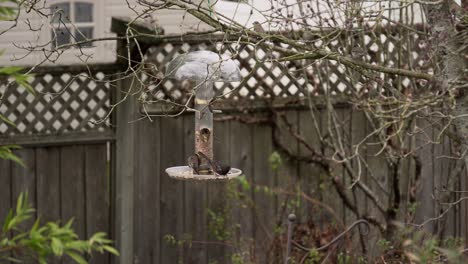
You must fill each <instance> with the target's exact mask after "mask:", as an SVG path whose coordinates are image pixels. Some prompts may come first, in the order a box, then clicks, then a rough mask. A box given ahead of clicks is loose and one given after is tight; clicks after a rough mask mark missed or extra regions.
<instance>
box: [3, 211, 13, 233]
mask: <svg viewBox="0 0 468 264" xmlns="http://www.w3.org/2000/svg"><path fill="white" fill-rule="evenodd" d="M11 219H13V210H11V209H10V210H9V211H8V215H7V217H6V219H5V222H4V223H3V228H2V230H3V232H4V233H5V232H7V231H9V230H10V229H9V228H8V227H9V226H10V222H11Z"/></svg>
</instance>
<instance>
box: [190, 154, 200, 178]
mask: <svg viewBox="0 0 468 264" xmlns="http://www.w3.org/2000/svg"><path fill="white" fill-rule="evenodd" d="M187 162H188V166H189V167H190V168H192V170H193V173H194V174H200V158H199V157H198V155H196V154H195V155H192V156H190V157H188V159H187Z"/></svg>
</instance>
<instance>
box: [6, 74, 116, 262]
mask: <svg viewBox="0 0 468 264" xmlns="http://www.w3.org/2000/svg"><path fill="white" fill-rule="evenodd" d="M114 70H115V67H113V66H112V67H109V66H102V67H100V66H97V67H95V68H93V69H92V70H90V69H86V68H83V67H78V68H77V67H61V68H42V69H39V70H38V71H37V72H36V75H35V76H34V77H32V79H31V81H30V82H31V85H32V86H33V87H34V89H35V91H36V93H37V94H36V95H35V96H34V95H33V94H31V93H29V92H27V91H26V89H24V88H23V87H21V86H18V85H16V84H12V85H8V82H3V83H2V85H1V86H0V90H1V92H2V94H3V101H2V104H1V107H0V108H1V109H0V111H1V112H2V114H3V115H4V116H6V117H7V118H9V119H10V120H11V121H12V122H13V123H14V124H15V125H16V127H13V126H9V125H7V124H6V123H1V124H0V131H1V136H0V142H1V144H18V145H21V146H22V147H23V148H22V149H21V150H18V151H17V152H16V154H17V155H18V156H19V157H20V158H21V159H22V160H23V161H24V163H25V167H22V166H21V165H19V164H17V163H15V162H13V161H8V160H0V184H1V186H2V187H1V191H0V218H1V219H5V217H6V214H7V212H8V210H9V209H10V208H13V207H14V205H15V202H16V198H17V197H18V195H19V193H20V192H28V194H29V200H30V202H31V203H32V205H33V206H35V208H36V213H35V214H36V217H40V218H41V221H42V222H46V221H56V220H61V221H62V223H65V221H68V220H69V219H72V218H73V219H74V225H73V227H74V229H75V231H76V232H77V234H78V235H79V237H80V238H83V239H84V238H87V237H89V236H90V235H91V234H93V233H95V232H98V231H103V232H106V233H108V234H110V236H111V237H113V227H112V225H113V222H114V221H113V217H112V213H113V203H112V200H113V198H112V197H113V195H114V194H113V188H112V184H113V181H114V179H113V177H112V174H111V164H110V159H111V147H112V142H113V140H114V132H113V131H112V129H111V128H110V126H109V123H102V124H93V123H90V122H89V121H92V120H98V119H100V118H102V117H104V115H105V114H107V112H108V111H109V105H110V100H111V93H110V82H109V76H110V75H109V72H110V71H114ZM30 223H31V221H30ZM63 262H64V263H71V261H70V260H64V261H63ZM90 263H110V256H109V255H107V254H106V255H99V254H98V255H95V256H93V257H92V258H91V261H90Z"/></svg>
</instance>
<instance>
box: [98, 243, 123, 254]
mask: <svg viewBox="0 0 468 264" xmlns="http://www.w3.org/2000/svg"><path fill="white" fill-rule="evenodd" d="M102 247H103V248H104V250H105V251H107V252H109V253H111V254H114V255H116V256H120V254H119V252H118V251H117V249H115V248H113V247H111V246H106V245H104V246H102Z"/></svg>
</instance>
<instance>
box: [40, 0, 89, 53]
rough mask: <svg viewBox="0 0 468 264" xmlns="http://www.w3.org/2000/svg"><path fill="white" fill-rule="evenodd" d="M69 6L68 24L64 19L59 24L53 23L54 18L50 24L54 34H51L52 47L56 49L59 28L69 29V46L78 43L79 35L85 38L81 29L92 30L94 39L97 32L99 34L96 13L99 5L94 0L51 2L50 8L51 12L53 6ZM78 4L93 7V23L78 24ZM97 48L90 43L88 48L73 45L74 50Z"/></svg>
mask: <svg viewBox="0 0 468 264" xmlns="http://www.w3.org/2000/svg"><path fill="white" fill-rule="evenodd" d="M64 3H65V4H69V8H70V16H69V17H68V22H65V21H63V19H62V20H61V21H59V22H58V23H56V22H53V19H54V17H52V20H51V22H50V24H51V28H52V32H51V36H50V37H51V41H52V42H51V45H52V46H53V47H54V48H55V47H56V44H57V32H59V30H58V29H59V28H60V29H63V28H66V29H68V31H69V33H70V42H69V43H67V44H75V43H76V42H77V40H76V36H77V35H78V34H81V35H82V36H84V34H82V33H81V31H79V28H80V27H87V28H92V37H91V38H94V37H95V36H96V32H97V25H98V23H97V21H96V20H97V19H96V18H97V15H96V14H97V13H96V9H97V6H98V5H97V3H95V1H92V0H57V1H50V2H49V4H50V6H49V8H50V10H53V6H54V5H56V4H64ZM76 3H86V4H90V5H91V19H92V21H91V22H76V17H75V16H76V14H75V4H76ZM53 14H55V10H54V11H53ZM95 47H96V46H95V45H93V43H89V45H86V46H79V45H73V46H71V48H72V49H91V48H95Z"/></svg>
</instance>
